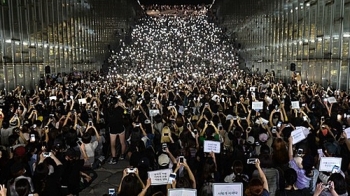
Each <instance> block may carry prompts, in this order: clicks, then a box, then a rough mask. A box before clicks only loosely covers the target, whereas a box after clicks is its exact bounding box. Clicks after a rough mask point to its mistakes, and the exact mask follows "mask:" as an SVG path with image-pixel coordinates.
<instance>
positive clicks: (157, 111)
mask: <svg viewBox="0 0 350 196" xmlns="http://www.w3.org/2000/svg"><path fill="white" fill-rule="evenodd" d="M157 114H159V110H149V115H150V116H157Z"/></svg>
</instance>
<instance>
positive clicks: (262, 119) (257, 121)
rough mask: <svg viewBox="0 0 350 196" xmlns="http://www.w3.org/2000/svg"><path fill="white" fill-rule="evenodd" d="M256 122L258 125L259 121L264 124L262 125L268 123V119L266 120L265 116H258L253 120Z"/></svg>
mask: <svg viewBox="0 0 350 196" xmlns="http://www.w3.org/2000/svg"><path fill="white" fill-rule="evenodd" d="M260 119H261V122H260ZM255 123H256V124H258V125H260V124H261V123H262V124H264V125H267V124H268V123H269V121H268V120H266V119H265V118H259V119H257V120H256V121H255Z"/></svg>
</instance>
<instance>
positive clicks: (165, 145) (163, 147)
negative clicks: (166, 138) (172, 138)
mask: <svg viewBox="0 0 350 196" xmlns="http://www.w3.org/2000/svg"><path fill="white" fill-rule="evenodd" d="M166 148H168V145H167V144H166V143H163V144H162V150H163V151H165V150H166Z"/></svg>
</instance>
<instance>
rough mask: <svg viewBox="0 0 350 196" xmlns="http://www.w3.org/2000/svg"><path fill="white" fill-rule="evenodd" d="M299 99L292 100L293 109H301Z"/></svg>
mask: <svg viewBox="0 0 350 196" xmlns="http://www.w3.org/2000/svg"><path fill="white" fill-rule="evenodd" d="M299 108H300V106H299V101H292V109H299Z"/></svg>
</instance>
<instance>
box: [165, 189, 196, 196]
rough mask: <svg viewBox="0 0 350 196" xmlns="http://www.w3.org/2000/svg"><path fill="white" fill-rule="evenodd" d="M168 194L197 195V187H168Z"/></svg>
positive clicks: (175, 195) (169, 195) (180, 195)
mask: <svg viewBox="0 0 350 196" xmlns="http://www.w3.org/2000/svg"><path fill="white" fill-rule="evenodd" d="M168 196H197V190H196V189H168Z"/></svg>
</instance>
